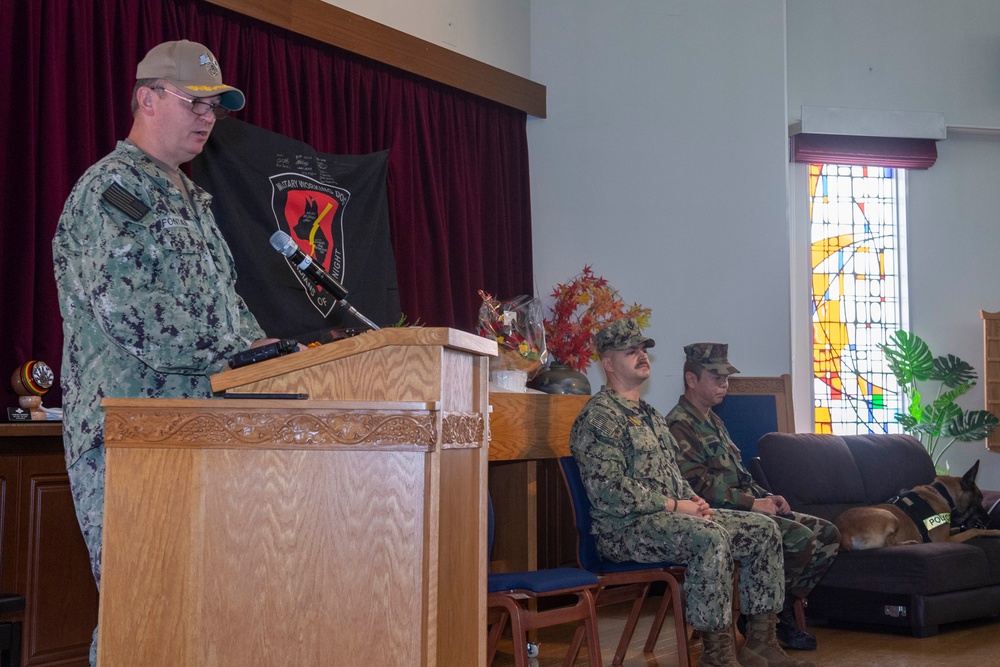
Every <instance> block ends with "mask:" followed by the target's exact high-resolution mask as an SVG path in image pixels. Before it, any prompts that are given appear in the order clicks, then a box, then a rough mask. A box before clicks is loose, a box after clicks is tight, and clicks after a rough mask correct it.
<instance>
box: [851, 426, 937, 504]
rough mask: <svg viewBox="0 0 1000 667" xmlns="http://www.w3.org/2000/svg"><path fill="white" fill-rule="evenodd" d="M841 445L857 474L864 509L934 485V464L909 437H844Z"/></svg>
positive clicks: (920, 445) (893, 435) (880, 435)
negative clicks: (910, 491) (856, 469)
mask: <svg viewBox="0 0 1000 667" xmlns="http://www.w3.org/2000/svg"><path fill="white" fill-rule="evenodd" d="M844 442H846V443H847V447H848V449H850V450H851V453H852V454H853V455H854V462H855V464H856V465H857V467H858V470H860V471H861V479H862V481H863V483H864V488H865V494H864V500H863V501H862V502H863V504H865V505H875V504H878V503H884V502H885V501H887V500H889V499H890V498H892V497H894V496H897V495H899V492H900V491H903V490H907V489H912V488H913V487H915V486H920V485H921V484H930V483H931V482H933V481H934V475H935V472H934V463H933V462H932V461H931V457H930V455H929V454H928V453H927V450H926V449H924V446H923V445H922V444H920V441H919V440H917V439H916V438H914V437H913V436H912V435H906V434H885V433H880V434H878V435H845V436H844Z"/></svg>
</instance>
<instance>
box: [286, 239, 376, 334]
mask: <svg viewBox="0 0 1000 667" xmlns="http://www.w3.org/2000/svg"><path fill="white" fill-rule="evenodd" d="M271 247H272V248H274V249H275V250H277V251H278V252H280V253H281V254H282V255H284V256H285V257H287V258H288V259H290V260H291V261H292V262H293V263H294V264H295V265H296V266H297V267H299V270H300V271H302V272H303V273H304V274H306V276H308V277H309V279H310V280H312V281H313V282H314V283H316V284H317V285H319V286H320V287H322V288H324V289H326V291H327V292H329V293H330V294H332V295H333V297H334V298H335V299H336V300H337V302H338V303H339V304H340V305H342V306H343V307H344V308H346V309H347V312H349V313H350V314H351V315H353V316H354V317H356V318H358V319H359V320H360V321H362V322H364V323H365V324H367V325H368V326H369V327H370V328H371V329H372V330H373V331H377V330H378V328H379V327H378V325H377V324H375V323H374V322H372V321H371V320H370V319H368V318H367V317H365V316H364V315H362V314H361V313H359V312H358V311H357V309H355V308H354V306H352V305H351V304H349V303H347V290H346V289H344V286H343V285H341V284H340V283H338V282H337V280H336V279H335V278H334V277H333V276H331V275H330V274H329V273H327V272H326V271H324V270H323V267H322V266H320V265H319V264H317V263H316V262H314V261H313V258H312V257H310V256H309V255H307V254H305V253H304V252H302V251H301V250H299V246H298V244H297V243H296V242H295V241H294V240H292V237H291V236H289V235H288V234H286V233H285V232H283V231H281V230H280V229H279V230H278V231H276V232H275V233H273V234H271Z"/></svg>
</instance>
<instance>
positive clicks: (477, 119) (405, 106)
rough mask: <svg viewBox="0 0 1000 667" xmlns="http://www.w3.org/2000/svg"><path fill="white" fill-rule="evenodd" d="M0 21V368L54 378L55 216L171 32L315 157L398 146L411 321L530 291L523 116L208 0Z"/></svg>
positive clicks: (443, 320)
mask: <svg viewBox="0 0 1000 667" xmlns="http://www.w3.org/2000/svg"><path fill="white" fill-rule="evenodd" d="M0 25H3V26H4V27H5V30H4V33H5V38H4V39H3V40H0V90H3V91H4V94H3V99H2V101H0V128H3V129H0V182H2V183H3V187H4V196H3V197H2V198H0V259H2V264H0V280H2V287H0V321H2V322H3V325H2V331H3V336H2V341H0V378H5V377H7V375H6V374H7V373H12V372H13V371H14V369H15V368H16V367H17V365H18V364H20V363H22V362H23V361H26V360H28V359H43V360H44V361H46V362H48V363H49V364H50V365H52V366H53V367H54V368H56V370H57V373H58V367H59V363H60V361H61V356H62V332H61V326H62V325H61V317H60V315H59V307H58V302H57V297H56V290H55V282H54V279H53V275H52V251H51V240H52V235H53V233H54V231H55V226H56V222H57V220H58V218H59V214H60V212H61V211H62V205H63V202H64V201H65V199H66V196H67V195H68V194H69V191H70V189H71V188H72V186H73V184H74V183H75V182H76V179H77V178H78V177H79V176H80V175H81V174H82V173H83V171H84V170H85V169H86V168H87V167H89V166H90V165H91V164H93V163H94V162H95V161H96V160H98V159H99V158H100V157H102V156H104V155H105V154H107V153H108V152H109V151H110V150H111V149H112V148H113V147H114V144H115V142H116V141H117V140H119V139H123V138H125V137H126V136H127V134H128V132H129V129H130V127H131V112H130V109H129V94H130V92H131V90H132V85H133V83H134V82H135V67H136V64H137V63H138V61H139V59H141V57H142V56H143V55H144V54H145V52H146V51H147V50H148V49H149V48H151V47H152V46H154V45H156V44H157V43H159V42H162V41H165V40H171V39H182V38H185V39H191V40H194V41H198V42H202V43H203V44H205V45H207V46H208V47H209V48H210V49H212V51H213V52H214V53H215V55H216V57H217V58H218V59H219V62H220V64H221V66H222V69H223V79H224V80H225V81H226V82H231V83H232V84H234V85H236V86H237V87H239V88H241V89H242V90H243V91H244V92H245V93H246V95H247V106H246V108H245V109H244V110H243V111H241V112H239V113H238V115H237V117H239V118H240V119H242V120H244V121H246V122H249V123H253V124H255V125H258V126H260V127H263V128H266V129H268V130H271V131H274V132H278V133H281V134H284V135H287V136H289V137H292V138H294V139H298V140H300V141H304V142H307V143H309V144H310V145H312V146H313V147H314V148H315V149H316V150H318V151H322V152H327V153H345V154H347V153H370V152H373V151H378V150H384V149H389V177H388V178H389V182H388V190H389V207H390V217H391V219H392V241H393V248H394V252H395V256H396V266H397V274H398V279H399V288H400V302H401V305H402V310H403V312H404V314H405V315H406V316H407V318H408V319H409V320H410V321H414V320H416V319H417V318H419V319H420V320H421V322H422V323H424V324H427V325H429V326H453V327H457V328H459V329H465V330H470V331H471V330H472V329H473V328H474V325H475V321H476V313H477V312H478V307H479V304H480V303H481V299H480V298H479V297H478V295H477V291H478V290H479V289H484V290H486V291H488V292H490V293H492V294H494V295H496V296H500V297H503V298H507V297H512V296H516V295H518V294H531V293H532V292H533V287H532V285H533V279H532V259H531V222H530V205H529V204H530V202H529V190H528V151H527V137H526V117H525V114H524V112H520V111H516V110H513V109H511V108H509V107H505V106H502V105H499V104H496V103H493V102H489V101H487V100H484V99H482V98H478V97H475V96H473V95H469V94H466V93H463V92H460V91H457V90H455V89H452V88H449V87H446V86H442V85H439V84H436V83H433V82H429V81H427V80H424V79H421V78H419V77H415V76H412V75H409V74H407V73H404V72H400V71H398V70H394V69H392V68H389V67H386V66H383V65H381V64H379V63H375V62H372V61H369V60H366V59H363V58H360V57H357V56H353V55H351V54H348V53H345V52H343V51H340V50H338V49H335V48H333V47H329V46H327V45H324V44H320V43H318V42H315V41H313V40H309V39H306V38H303V37H301V36H298V35H295V34H292V33H289V32H287V31H285V30H281V29H278V28H275V27H273V26H269V25H267V24H263V23H260V22H258V21H255V20H253V19H249V18H247V17H244V16H242V15H239V14H236V13H233V12H229V11H227V10H225V9H222V8H219V7H216V6H214V5H209V4H207V3H203V2H198V1H197V0H101V2H94V1H93V0H30V1H28V0H10V1H8V2H0ZM2 382H3V384H4V385H5V386H6V385H8V384H9V383H8V382H7V381H6V380H2ZM6 391H7V394H8V396H9V400H8V401H7V403H8V405H12V404H13V403H14V401H13V398H12V397H13V396H14V394H13V391H12V390H11V389H10V388H9V386H8V387H7V388H6ZM57 393H58V392H56V394H57ZM53 398H55V400H51V398H46V400H45V404H46V405H58V397H57V396H55V397H53Z"/></svg>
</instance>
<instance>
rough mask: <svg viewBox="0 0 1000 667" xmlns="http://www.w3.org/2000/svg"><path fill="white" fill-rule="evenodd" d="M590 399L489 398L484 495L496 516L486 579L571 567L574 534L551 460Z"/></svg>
mask: <svg viewBox="0 0 1000 667" xmlns="http://www.w3.org/2000/svg"><path fill="white" fill-rule="evenodd" d="M590 398H591V397H590V396H589V395H587V396H576V395H565V394H540V393H491V394H490V399H489V400H490V406H491V407H492V413H491V414H490V450H489V460H490V467H489V488H490V496H491V498H492V500H493V507H494V513H495V515H496V537H495V539H494V543H493V552H492V554H491V560H490V567H491V571H493V572H511V571H521V570H535V569H538V568H539V567H555V566H557V565H561V564H565V563H567V562H572V561H573V560H574V559H575V554H574V553H573V552H574V551H575V539H576V533H575V529H574V528H573V523H572V521H573V515H572V512H571V511H570V508H569V507H568V503H567V500H568V498H567V497H566V494H565V491H564V490H563V483H562V479H561V478H560V475H559V470H558V467H557V465H556V461H555V459H557V458H558V457H560V456H568V455H569V433H570V429H571V428H572V426H573V420H575V419H576V416H577V415H578V414H579V413H580V410H581V409H582V408H583V406H584V405H586V403H587V401H589V400H590Z"/></svg>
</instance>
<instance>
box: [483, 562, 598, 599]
mask: <svg viewBox="0 0 1000 667" xmlns="http://www.w3.org/2000/svg"><path fill="white" fill-rule="evenodd" d="M586 586H597V575H596V574H594V573H592V572H587V571H585V570H581V569H579V568H575V567H557V568H552V569H549V570H536V571H534V572H508V573H498V574H492V573H491V574H490V575H489V576H488V583H487V590H488V591H489V592H490V593H498V592H500V591H530V592H532V593H551V592H552V591H556V590H560V589H564V588H577V587H586Z"/></svg>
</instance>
